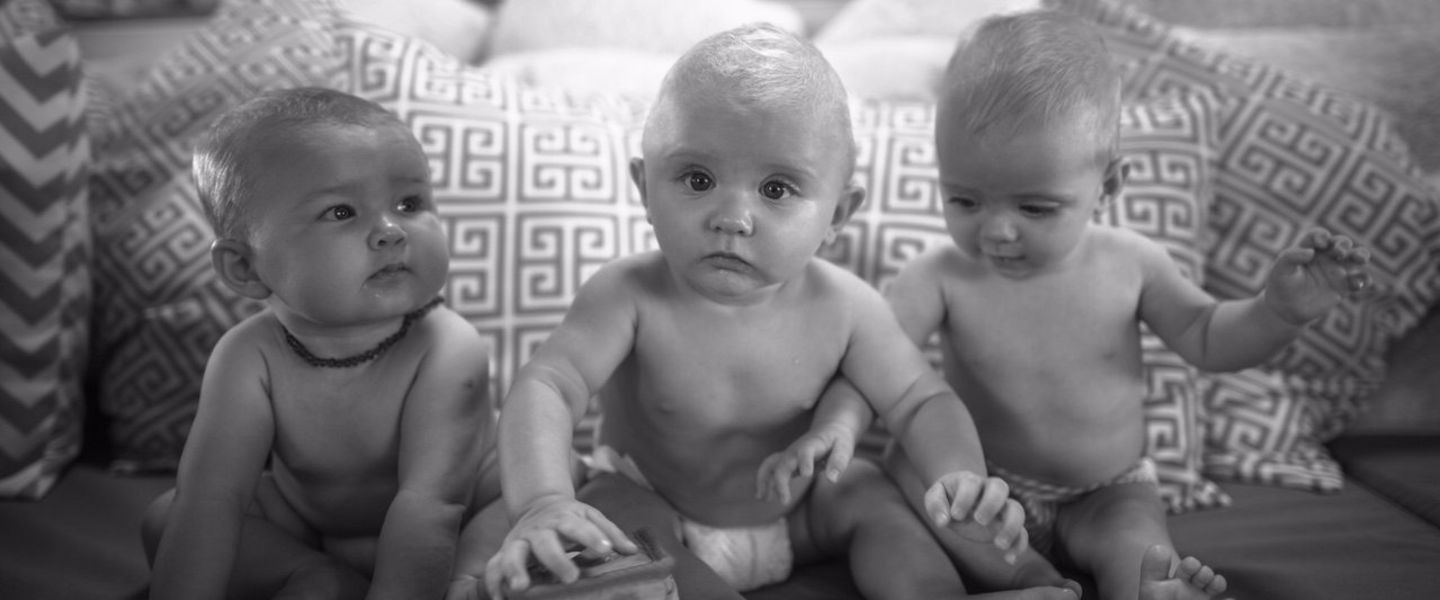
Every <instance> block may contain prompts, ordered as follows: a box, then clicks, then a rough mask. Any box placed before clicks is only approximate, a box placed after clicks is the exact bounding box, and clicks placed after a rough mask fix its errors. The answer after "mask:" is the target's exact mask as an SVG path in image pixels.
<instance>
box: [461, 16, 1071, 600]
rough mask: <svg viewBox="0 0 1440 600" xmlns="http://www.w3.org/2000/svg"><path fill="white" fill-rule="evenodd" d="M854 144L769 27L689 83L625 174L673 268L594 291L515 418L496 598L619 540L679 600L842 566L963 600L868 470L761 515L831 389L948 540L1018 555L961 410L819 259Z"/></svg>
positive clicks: (843, 206) (998, 489) (818, 78)
mask: <svg viewBox="0 0 1440 600" xmlns="http://www.w3.org/2000/svg"><path fill="white" fill-rule="evenodd" d="M851 135H852V134H851V131H850V126H849V110H848V105H847V98H846V94H845V91H844V88H843V86H842V85H841V83H840V80H839V78H838V76H837V75H836V73H835V72H834V71H833V70H832V69H831V67H830V65H829V64H828V63H827V62H826V61H825V59H824V58H823V57H822V56H820V54H819V53H818V52H817V51H816V50H815V48H814V47H813V46H811V45H810V44H809V43H808V42H805V41H804V40H801V39H799V38H797V37H795V36H793V35H791V34H789V33H786V32H784V31H781V30H779V29H776V28H774V27H770V26H763V25H755V26H746V27H742V28H738V29H735V30H730V31H726V32H722V33H720V34H716V35H714V36H712V37H710V38H707V39H706V40H703V41H701V42H700V43H699V44H697V45H696V46H695V47H694V48H692V49H691V50H690V51H688V52H687V53H686V54H685V55H684V56H682V57H681V58H680V59H679V61H678V62H677V63H676V64H675V65H674V66H673V68H672V69H671V71H670V72H669V73H668V74H667V76H666V78H665V80H664V82H663V85H662V91H661V92H660V94H659V97H658V98H657V101H656V103H655V105H654V107H653V109H652V111H651V113H650V115H649V117H648V120H647V122H646V124H645V129H644V134H643V139H642V144H641V145H642V158H639V159H636V160H634V161H633V162H632V163H631V175H632V177H633V179H634V181H635V184H636V186H637V187H638V188H639V191H640V195H641V198H642V200H643V202H644V205H645V209H646V214H647V217H648V219H649V222H650V223H651V224H652V225H653V227H654V231H655V236H656V239H657V240H658V242H659V246H660V250H659V251H657V252H649V253H643V254H639V255H634V256H630V257H626V258H621V259H619V260H616V261H614V262H612V263H610V264H608V265H606V266H605V267H604V268H602V269H601V270H600V271H598V272H597V273H595V274H594V275H593V276H591V277H590V278H589V279H588V280H587V281H586V282H585V284H584V286H583V287H582V289H581V290H580V291H579V293H578V294H577V296H576V298H575V299H574V302H573V303H572V304H571V306H570V309H569V312H568V314H567V315H566V317H565V319H564V321H563V322H562V323H561V325H560V326H559V327H558V328H557V329H556V330H555V331H554V332H553V333H552V334H551V335H550V337H549V338H548V339H547V340H546V342H545V343H544V344H543V345H541V346H540V347H539V348H538V349H537V350H536V351H535V354H534V356H533V357H532V358H531V359H530V360H529V361H528V363H527V364H526V365H525V366H524V367H523V368H522V369H521V371H520V372H519V374H518V375H517V377H516V381H515V383H514V384H513V386H512V387H511V389H510V392H509V394H508V395H507V396H506V398H505V401H504V404H503V407H502V410H501V416H500V427H499V431H500V462H501V472H502V479H503V481H504V489H505V500H506V503H507V504H508V506H509V508H510V513H511V515H512V517H513V518H514V527H513V528H512V529H511V531H510V533H509V535H508V536H507V537H506V540H505V543H504V545H503V546H502V548H501V550H500V551H499V552H498V553H497V554H496V555H495V557H494V558H493V559H492V560H491V561H490V563H489V565H488V567H487V569H486V572H485V578H486V584H487V587H488V590H489V593H490V594H491V595H492V596H494V597H501V596H502V595H503V594H504V593H505V592H513V591H518V590H523V589H525V588H527V587H528V586H529V585H530V584H531V583H532V578H531V575H530V574H529V572H528V568H529V567H530V566H531V564H530V563H531V561H534V562H536V563H538V564H539V565H543V567H544V568H545V569H547V570H549V571H550V572H551V573H552V574H554V575H555V576H557V577H559V578H560V579H561V580H563V581H574V580H575V578H576V577H577V576H578V569H577V568H576V566H575V565H574V563H573V561H572V560H571V556H573V554H570V553H573V552H575V551H582V552H586V553H590V554H601V555H603V554H606V553H609V552H611V551H619V552H622V553H630V552H634V551H635V545H634V544H633V542H632V541H631V540H629V539H628V538H627V537H626V535H625V534H624V532H627V531H635V530H637V529H640V528H644V529H646V530H648V531H649V532H651V533H652V534H654V536H655V538H656V542H657V543H658V544H659V545H660V546H661V547H663V548H664V549H665V550H666V551H667V552H668V553H669V554H671V555H674V556H675V557H676V570H675V576H676V580H677V583H678V585H679V592H680V596H681V597H684V598H711V597H729V598H739V597H740V596H739V594H738V592H737V590H739V591H743V590H749V589H753V588H757V587H760V586H764V585H768V584H771V583H775V582H778V581H782V580H784V579H786V578H787V577H788V576H789V573H790V569H791V567H792V565H795V564H802V563H805V562H808V561H810V560H814V559H816V558H818V557H822V556H834V555H848V556H849V559H850V566H851V568H852V572H853V573H854V576H855V580H856V584H857V585H858V587H859V588H860V590H861V591H862V592H863V593H864V594H865V595H866V596H867V597H870V598H938V597H954V596H960V595H963V594H964V589H963V587H962V585H961V582H960V578H959V575H958V574H957V573H956V572H955V569H954V567H952V566H951V563H950V559H949V558H948V557H947V556H946V555H945V553H944V551H943V549H941V548H940V546H939V545H938V544H937V543H936V542H935V540H934V537H933V536H932V535H931V533H930V532H929V531H928V530H927V528H926V525H925V524H924V523H922V522H921V520H920V519H919V518H917V517H916V515H915V513H914V512H913V511H912V510H910V508H909V507H908V506H907V505H906V503H905V500H904V498H903V497H902V496H901V495H900V493H899V490H898V489H896V488H895V487H894V486H893V484H891V483H890V482H889V481H888V479H887V478H886V477H885V475H884V473H883V472H881V471H880V470H879V468H878V467H877V466H876V465H873V464H864V463H861V464H857V465H856V466H855V468H852V469H850V470H849V471H847V473H846V474H845V476H844V477H842V478H840V479H839V480H838V481H834V482H831V481H825V480H821V481H813V482H812V481H811V480H809V479H807V480H804V481H798V482H795V485H794V489H793V491H794V494H793V496H792V497H791V498H788V499H789V500H790V501H787V502H770V501H766V500H764V499H761V498H759V497H757V496H758V495H757V489H756V478H755V472H756V469H757V467H758V466H759V465H760V462H761V461H762V460H763V459H764V458H765V457H767V456H769V455H770V454H772V453H774V452H777V451H780V450H783V449H784V448H785V447H786V445H787V444H789V443H790V442H791V441H792V440H794V439H795V438H796V437H797V436H799V435H800V434H801V433H803V432H804V431H805V430H806V427H807V426H808V425H809V423H810V421H811V416H812V413H813V412H814V409H815V404H816V401H817V399H818V398H819V397H820V394H821V392H822V391H823V390H825V388H826V386H827V384H828V383H829V382H830V380H831V379H832V378H833V377H835V376H836V375H837V374H843V375H844V376H845V377H847V378H848V379H849V380H850V381H853V382H854V384H855V385H856V386H857V387H858V388H859V389H860V390H861V391H862V392H864V394H865V396H866V397H867V398H869V399H870V401H871V402H873V403H874V405H875V408H876V410H877V412H878V413H879V414H880V415H881V416H883V417H884V419H885V420H886V422H888V423H890V425H891V428H892V429H893V430H894V431H895V432H896V435H897V437H898V439H899V440H900V441H901V443H902V444H903V445H904V446H905V448H906V450H907V451H908V452H909V456H910V457H911V458H912V460H913V462H914V464H915V468H916V469H917V471H918V474H917V477H919V478H921V479H922V480H923V481H924V482H925V487H926V488H928V494H927V496H926V500H927V502H928V503H929V505H930V506H932V507H934V508H935V509H936V510H937V511H939V512H941V513H943V514H945V515H947V524H948V525H949V526H951V527H954V528H957V529H964V530H965V531H966V532H967V536H970V537H976V538H980V539H983V540H985V541H986V542H989V543H993V544H994V545H995V546H998V547H999V548H1000V551H1005V552H1010V553H1012V554H1015V553H1018V552H1019V551H1020V550H1021V549H1023V548H1024V547H1025V546H1024V537H1023V534H1022V532H1023V527H1022V526H1021V521H1023V516H1022V514H1021V511H1020V509H1019V507H1018V505H1016V504H1015V503H1014V502H1013V501H1010V500H1008V499H1007V495H1008V490H1007V489H1006V487H1005V485H1004V484H1003V483H1002V482H1000V481H998V480H995V479H993V478H989V479H987V478H986V477H985V464H984V458H983V457H982V455H981V453H980V445H979V441H978V438H977V436H976V433H975V429H974V426H973V424H972V422H971V419H970V416H969V413H968V412H967V411H966V409H965V406H964V405H963V404H961V403H960V401H959V399H958V398H957V397H956V396H955V394H954V392H953V391H952V390H951V389H950V387H949V386H947V385H946V384H945V382H944V380H943V379H942V378H941V377H940V376H939V375H938V374H937V373H935V372H934V370H933V369H931V368H930V367H929V365H928V364H927V363H926V361H925V358H924V357H923V355H922V354H921V353H920V351H919V349H917V348H916V347H915V346H914V344H912V343H911V342H910V341H909V339H908V338H907V337H906V335H905V332H904V331H903V330H902V329H901V328H900V327H899V325H898V323H897V322H896V320H895V317H894V314H893V313H892V312H891V311H890V309H889V307H888V306H887V305H886V304H885V301H884V298H883V297H882V296H881V295H880V294H879V292H877V291H876V290H875V289H874V288H872V287H871V286H870V285H868V284H866V283H865V282H864V281H863V280H861V279H859V278H858V277H856V276H854V275H852V274H851V273H849V272H848V271H845V270H844V269H842V268H840V267H838V266H835V265H833V264H830V263H828V262H825V261H824V260H822V259H819V258H817V257H816V256H815V254H816V251H817V250H818V249H819V248H820V246H821V244H823V243H825V242H826V241H828V240H831V239H832V238H833V237H834V236H835V235H836V233H837V232H838V231H839V230H840V229H841V227H842V226H843V225H844V224H845V223H846V220H847V219H848V218H849V217H850V216H851V214H852V213H853V211H854V210H855V209H856V208H857V207H858V206H859V205H860V203H861V201H862V200H863V198H864V191H863V190H862V189H860V188H857V187H854V186H851V185H849V182H850V176H851V172H852V169H853V165H854V160H855V148H854V141H853V139H852V137H851ZM592 396H596V397H598V402H599V406H600V410H601V414H602V415H603V416H604V422H603V424H602V426H601V427H600V429H599V433H598V436H597V437H598V439H597V441H598V450H597V451H596V452H595V454H594V455H593V456H592V457H591V459H590V463H591V466H592V468H593V470H594V471H595V473H596V474H595V475H594V476H593V477H592V478H591V479H590V480H589V481H588V482H587V483H586V484H585V485H584V486H583V487H582V489H581V490H580V493H579V496H578V499H577V494H576V490H575V488H574V486H573V484H572V478H571V463H570V461H569V460H568V455H569V449H570V448H571V444H572V436H573V430H574V427H575V425H576V423H577V422H578V420H579V419H580V418H581V416H582V415H584V414H585V412H586V409H587V407H588V406H589V403H590V400H591V398H592ZM582 500H583V501H585V502H583V503H582ZM612 519H613V520H612ZM987 547H988V546H987ZM991 550H995V549H994V548H991ZM1000 551H996V552H995V553H996V554H997V556H998V555H999V554H1000ZM1042 591H1044V590H1042ZM1052 591H1055V592H1057V593H1061V594H1065V593H1068V592H1065V591H1064V590H1059V589H1058V588H1057V589H1054V590H1052ZM1033 597H1043V596H1040V595H1037V596H1033ZM1058 597H1063V596H1058Z"/></svg>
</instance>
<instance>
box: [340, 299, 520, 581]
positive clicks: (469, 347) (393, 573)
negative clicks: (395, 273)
mask: <svg viewBox="0 0 1440 600" xmlns="http://www.w3.org/2000/svg"><path fill="white" fill-rule="evenodd" d="M411 335H413V336H417V337H420V338H422V339H424V340H425V341H426V342H427V344H428V346H429V350H428V351H427V352H426V356H425V359H424V360H423V361H422V362H421V364H420V371H419V373H417V374H416V376H415V382H414V384H413V385H412V386H411V388H410V390H409V392H408V398H406V401H405V408H404V412H403V413H402V414H401V421H400V456H399V472H398V477H399V482H398V483H399V490H398V492H397V493H396V495H395V498H394V499H393V500H392V501H391V503H390V508H389V510H388V511H387V512H386V513H385V523H384V525H383V526H382V527H381V529H380V538H379V541H378V544H377V548H376V557H375V571H374V576H373V579H372V582H371V586H370V592H369V594H368V597H370V598H437V597H440V596H441V595H443V594H444V590H445V589H446V586H447V585H448V583H449V581H450V579H451V573H450V569H451V565H453V564H454V562H455V554H456V541H457V539H458V537H459V533H460V529H461V525H462V520H463V518H464V516H465V514H466V512H467V509H468V507H469V503H470V502H472V501H473V500H474V499H473V498H471V497H470V496H471V495H472V492H473V490H474V488H475V480H476V478H477V477H479V475H480V466H481V463H482V461H483V459H484V453H485V450H486V446H487V442H488V441H489V440H487V439H485V438H486V436H487V435H488V434H489V433H490V432H491V430H492V425H493V423H492V420H493V416H492V412H491V411H492V405H491V402H490V399H489V356H488V353H487V352H486V349H485V344H484V342H483V341H482V340H481V339H480V336H479V335H478V334H476V332H475V329H474V328H473V327H471V326H470V325H469V323H466V322H465V320H464V319H463V318H461V317H460V316H459V315H457V314H455V313H454V312H451V311H450V310H448V309H444V308H441V309H438V310H435V311H433V312H431V313H430V314H429V315H428V316H427V317H426V318H425V319H424V320H422V321H421V322H420V324H419V326H418V327H416V328H415V330H414V331H412V332H411ZM395 376H397V377H408V376H409V375H408V374H401V373H396V374H395Z"/></svg>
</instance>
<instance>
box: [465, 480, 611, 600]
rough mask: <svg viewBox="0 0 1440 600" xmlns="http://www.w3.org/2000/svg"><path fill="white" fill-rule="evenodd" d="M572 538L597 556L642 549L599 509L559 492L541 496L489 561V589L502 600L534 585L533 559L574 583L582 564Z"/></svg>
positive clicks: (581, 548)
mask: <svg viewBox="0 0 1440 600" xmlns="http://www.w3.org/2000/svg"><path fill="white" fill-rule="evenodd" d="M567 542H568V543H569V544H570V546H571V547H574V548H577V549H579V550H580V551H581V552H582V553H585V554H588V555H591V556H596V557H599V556H605V555H608V554H610V553H611V552H619V553H621V554H634V553H635V552H637V551H639V547H637V546H636V545H635V542H632V541H630V538H628V537H626V536H625V534H624V533H623V532H621V531H620V528H619V527H616V526H615V524H614V523H611V522H610V520H609V519H607V518H605V515H603V514H601V513H600V511H599V510H596V509H595V508H594V507H591V506H589V505H587V504H584V503H581V502H579V501H577V500H575V499H574V498H567V497H561V496H558V495H557V496H551V497H545V498H540V499H537V500H536V501H535V502H532V503H531V505H530V506H529V507H527V508H526V509H525V511H524V512H523V513H522V514H521V515H520V518H519V519H516V521H515V525H514V526H513V527H511V528H510V532H509V533H508V534H506V535H505V542H504V543H503V545H501V546H500V550H499V551H498V552H496V553H495V556H493V557H491V558H490V562H489V563H487V564H486V566H485V589H486V591H488V592H489V594H490V597H491V598H496V599H499V598H504V597H505V594H504V592H506V591H519V590H523V589H526V588H529V587H530V584H531V581H530V562H531V558H532V557H533V558H534V562H535V563H538V565H539V566H541V567H544V568H545V570H547V571H549V572H550V573H551V574H553V575H554V576H555V577H556V578H557V579H559V580H560V581H563V582H566V583H570V582H573V581H575V580H576V579H577V578H579V577H580V568H579V567H577V566H576V565H575V561H574V560H573V559H572V555H571V553H570V552H569V551H568V550H567V548H566V545H567Z"/></svg>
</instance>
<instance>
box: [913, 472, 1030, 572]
mask: <svg viewBox="0 0 1440 600" xmlns="http://www.w3.org/2000/svg"><path fill="white" fill-rule="evenodd" d="M925 512H926V514H928V515H930V518H931V519H932V520H934V521H935V524H936V525H937V526H940V527H949V528H950V529H952V530H954V531H955V532H956V533H958V534H960V535H961V536H963V537H965V538H966V539H970V540H975V541H979V542H984V541H991V540H993V541H994V543H995V547H996V548H999V549H1000V551H1001V552H1004V553H1005V562H1008V563H1011V564H1014V563H1015V560H1016V559H1017V558H1018V557H1019V556H1020V553H1022V552H1024V551H1025V549H1026V548H1028V547H1029V546H1030V536H1029V535H1028V534H1027V533H1026V532H1025V509H1023V508H1021V507H1020V503H1019V502H1016V501H1014V500H1012V499H1011V498H1010V486H1009V485H1008V484H1006V483H1005V481H1004V480H1002V479H1000V478H998V477H988V478H982V477H980V476H979V475H976V474H974V473H971V472H970V471H960V472H957V473H951V474H949V475H945V476H943V477H941V478H940V480H939V481H936V482H935V484H934V485H932V486H930V489H929V490H927V491H926V492H925Z"/></svg>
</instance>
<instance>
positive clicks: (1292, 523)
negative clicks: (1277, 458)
mask: <svg viewBox="0 0 1440 600" xmlns="http://www.w3.org/2000/svg"><path fill="white" fill-rule="evenodd" d="M1432 448H1433V446H1432ZM1430 457H1431V460H1433V459H1434V457H1435V454H1434V453H1433V452H1431V454H1430ZM1222 485H1224V488H1225V492H1226V493H1227V494H1229V495H1230V497H1232V498H1233V499H1234V503H1233V504H1232V505H1231V506H1230V507H1228V508H1224V509H1220V510H1210V511H1202V512H1195V513H1190V514H1185V515H1178V516H1174V517H1171V518H1170V534H1171V537H1172V538H1173V539H1174V541H1175V547H1176V549H1177V550H1178V551H1179V552H1180V553H1181V554H1182V555H1185V556H1194V557H1196V558H1198V559H1200V560H1201V561H1202V562H1204V563H1205V564H1206V565H1208V566H1210V567H1211V568H1213V569H1215V572H1216V573H1219V574H1221V575H1224V576H1225V579H1226V580H1227V581H1228V582H1229V584H1230V586H1229V589H1228V590H1226V593H1225V597H1227V598H1230V597H1233V598H1242V599H1256V600H1260V599H1263V600H1315V599H1317V598H1326V599H1335V598H1416V599H1418V598H1440V577H1435V576H1434V575H1433V573H1434V565H1436V564H1440V529H1436V528H1434V527H1432V526H1430V525H1429V524H1427V523H1426V522H1425V521H1423V520H1421V519H1420V518H1418V517H1416V516H1415V515H1412V514H1410V513H1408V512H1406V511H1405V510H1404V509H1402V508H1399V507H1397V506H1395V505H1394V504H1391V502H1390V501H1389V500H1388V499H1387V498H1385V497H1384V496H1383V495H1380V494H1376V493H1375V492H1374V491H1372V490H1371V489H1369V488H1367V487H1366V486H1364V485H1361V484H1353V485H1348V486H1344V487H1343V488H1342V489H1341V490H1339V491H1338V492H1336V493H1335V494H1329V495H1318V494H1312V493H1309V492H1306V491H1302V490H1297V489H1290V488H1284V487H1278V486H1273V485H1268V484H1244V483H1234V482H1230V483H1224V484H1222ZM1085 597H1086V598H1094V597H1097V596H1094V595H1092V594H1086V596H1085Z"/></svg>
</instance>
